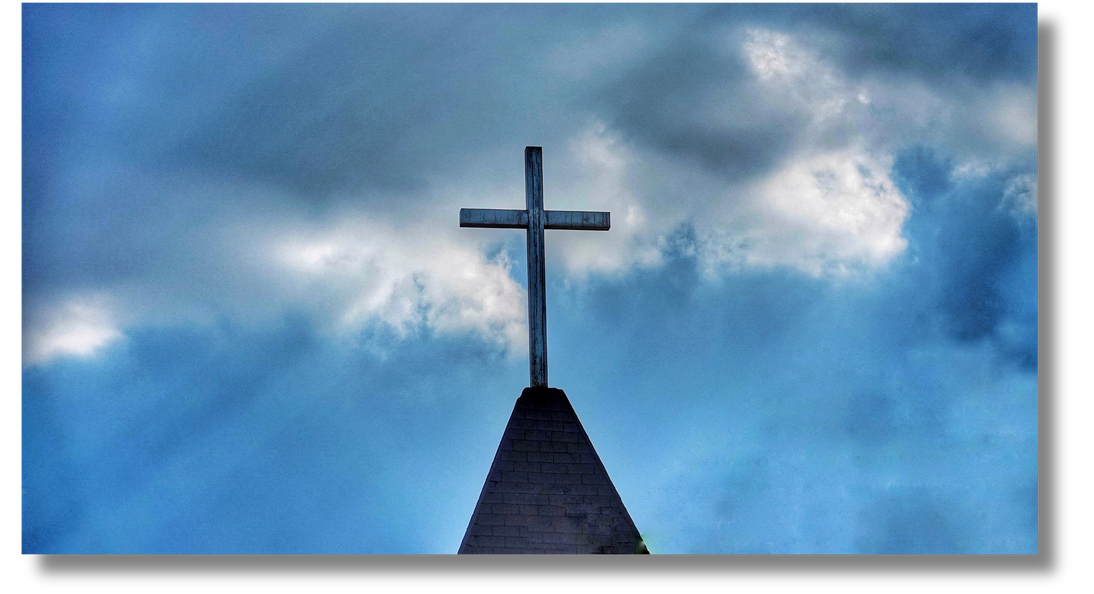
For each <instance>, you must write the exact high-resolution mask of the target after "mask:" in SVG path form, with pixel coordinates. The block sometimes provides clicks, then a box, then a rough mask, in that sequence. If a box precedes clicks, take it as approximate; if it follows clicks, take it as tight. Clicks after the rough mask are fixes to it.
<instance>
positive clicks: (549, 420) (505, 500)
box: [459, 388, 649, 554]
mask: <svg viewBox="0 0 1094 594" xmlns="http://www.w3.org/2000/svg"><path fill="white" fill-rule="evenodd" d="M459 552H460V553H461V554H467V553H647V552H649V551H647V550H646V546H645V544H644V543H643V542H642V537H641V536H640V535H639V533H638V529H637V528H635V526H634V522H633V521H632V520H631V516H630V514H628V513H627V508H625V507H624V506H623V501H622V500H621V499H620V498H619V493H617V492H616V490H615V486H614V485H612V481H611V479H610V478H608V472H607V471H606V470H604V465H603V464H602V463H601V462H600V457H599V456H597V455H596V450H594V449H593V444H592V442H590V441H589V436H588V435H587V434H586V433H585V429H584V428H583V427H582V426H581V421H579V420H578V419H577V414H576V413H575V412H574V408H573V407H572V406H570V401H569V399H567V398H566V393H565V392H563V391H562V390H559V389H556V388H525V389H524V392H522V393H521V395H520V398H518V399H517V403H516V406H514V407H513V414H512V416H510V417H509V424H508V425H507V426H506V427H505V433H504V434H502V437H501V444H500V445H499V446H498V452H497V454H496V455H495V456H494V463H493V464H491V465H490V472H489V473H488V474H487V476H486V484H484V485H483V487H482V493H481V494H480V495H479V501H478V503H477V504H476V505H475V512H474V513H473V514H472V515H471V522H470V523H469V524H468V526H467V532H466V533H465V534H464V537H463V542H462V543H460V551H459Z"/></svg>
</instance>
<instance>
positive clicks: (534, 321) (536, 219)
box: [460, 146, 612, 387]
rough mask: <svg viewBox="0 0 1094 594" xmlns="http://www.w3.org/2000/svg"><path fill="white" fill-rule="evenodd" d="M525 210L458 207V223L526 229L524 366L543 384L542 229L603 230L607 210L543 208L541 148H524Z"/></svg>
mask: <svg viewBox="0 0 1094 594" xmlns="http://www.w3.org/2000/svg"><path fill="white" fill-rule="evenodd" d="M524 198H525V205H526V207H527V208H526V209H525V210H499V209H494V208H461V209H460V226H461V227H497V228H501V229H527V230H528V369H529V373H530V375H531V386H532V387H537V386H542V387H547V291H546V285H545V283H544V261H543V230H544V229H577V230H585V231H607V230H608V229H610V228H611V226H612V220H611V213H607V212H584V211H576V210H543V148H541V147H538V146H529V147H526V148H525V149H524Z"/></svg>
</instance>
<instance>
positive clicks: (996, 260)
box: [22, 4, 1038, 554]
mask: <svg viewBox="0 0 1094 594" xmlns="http://www.w3.org/2000/svg"><path fill="white" fill-rule="evenodd" d="M22 16H23V24H22V35H23V40H22V48H23V61H22V66H23V90H22V92H23V98H22V101H23V122H22V123H23V136H22V140H23V145H22V151H23V153H22V154H23V159H22V161H23V171H22V181H23V201H22V234H23V237H22V242H23V243H22V245H23V262H22V265H23V274H22V286H23V303H22V306H23V366H22V385H23V401H22V429H23V436H22V440H23V470H22V472H23V480H22V486H23V500H22V506H23V508H22V512H23V514H22V518H23V538H22V540H23V551H24V552H32V553H453V552H455V551H456V549H457V548H458V546H459V542H460V539H461V538H462V536H463V532H464V530H465V529H466V527H467V522H468V520H469V518H470V515H471V512H472V510H473V508H474V505H475V502H476V500H477V497H478V494H479V491H480V490H481V488H482V484H483V481H484V479H485V477H486V473H487V470H488V468H489V465H490V462H491V460H492V458H493V455H494V452H495V450H496V448H497V446H498V441H499V440H500V438H501V434H502V431H503V430H504V427H505V424H506V422H507V420H508V416H509V414H510V412H511V410H512V406H513V403H514V402H515V400H516V398H517V397H518V396H519V394H520V391H521V389H523V388H524V387H525V386H527V384H528V376H527V371H528V364H527V349H528V346H527V345H528V342H527V326H526V316H527V309H526V308H527V306H526V300H525V299H526V292H525V284H526V268H525V260H524V250H525V247H524V241H525V240H524V234H523V233H522V232H520V231H517V230H496V229H460V228H459V227H458V212H459V209H460V208H461V207H479V208H522V207H523V204H524V201H523V200H524V195H523V188H524V179H523V149H524V147H525V146H529V145H535V146H542V147H543V163H544V204H545V207H546V208H548V209H573V210H606V211H610V212H611V213H612V229H611V231H609V232H607V233H602V232H598V233H591V232H580V231H548V232H547V236H546V255H547V285H548V286H547V308H548V311H547V319H548V346H549V355H550V378H551V381H550V384H551V385H552V386H554V387H558V388H562V389H564V390H565V391H566V393H567V395H568V397H569V399H570V401H571V403H572V404H573V406H574V408H575V410H576V412H577V413H578V415H579V417H580V418H581V421H582V423H583V424H584V427H585V429H586V431H587V432H588V434H589V435H590V437H591V439H592V441H593V444H594V446H595V447H596V449H597V452H598V453H599V455H600V457H601V459H602V460H603V462H604V464H605V466H606V468H607V471H608V473H609V475H610V476H611V478H612V480H613V482H614V484H615V486H616V488H617V490H618V491H619V493H620V495H621V497H622V499H623V502H624V503H625V504H626V506H627V509H628V511H629V512H630V515H631V517H632V518H633V519H634V521H635V524H636V525H637V526H638V528H639V530H640V531H641V532H642V534H643V537H644V539H645V541H646V543H647V544H648V546H649V548H650V550H651V552H653V553H655V554H656V553H1034V552H1037V542H1038V541H1037V535H1038V517H1037V503H1038V501H1037V493H1038V484H1037V474H1038V468H1037V443H1038V442H1037V421H1038V419H1037V396H1038V394H1037V370H1038V357H1037V353H1038V349H1037V347H1038V344H1037V329H1038V328H1037V323H1038V316H1037V312H1038V294H1037V222H1038V210H1037V204H1038V196H1037V156H1038V153H1037V130H1038V129H1037V13H1036V7H1035V6H1034V5H1016V4H1011V5H595V6H585V5H546V6H533V5H470V6H468V5H431V6H413V5H31V4H28V5H24V6H23V15H22Z"/></svg>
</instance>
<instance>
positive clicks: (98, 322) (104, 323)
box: [23, 295, 122, 365]
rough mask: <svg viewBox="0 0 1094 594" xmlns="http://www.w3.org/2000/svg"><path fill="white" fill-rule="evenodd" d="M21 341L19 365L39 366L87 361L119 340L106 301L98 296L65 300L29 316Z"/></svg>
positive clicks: (117, 331)
mask: <svg viewBox="0 0 1094 594" xmlns="http://www.w3.org/2000/svg"><path fill="white" fill-rule="evenodd" d="M33 313H34V314H36V318H37V319H34V320H33V321H32V322H31V323H30V328H31V330H30V331H29V332H25V333H24V337H23V363H24V364H25V365H37V364H42V363H46V362H48V361H50V360H51V359H54V358H56V357H61V356H76V357H89V356H91V355H92V354H94V353H95V351H97V350H98V349H100V348H103V347H105V346H107V345H109V344H111V343H113V342H115V341H116V340H117V339H119V338H121V337H122V333H121V331H120V330H119V329H118V327H117V326H116V324H115V322H114V317H115V316H114V315H113V312H112V311H111V307H110V304H109V300H108V299H107V298H106V297H105V296H102V295H89V296H81V297H75V298H72V299H69V300H67V301H65V302H63V303H61V304H58V305H55V306H51V307H47V308H44V309H40V310H37V311H34V312H33Z"/></svg>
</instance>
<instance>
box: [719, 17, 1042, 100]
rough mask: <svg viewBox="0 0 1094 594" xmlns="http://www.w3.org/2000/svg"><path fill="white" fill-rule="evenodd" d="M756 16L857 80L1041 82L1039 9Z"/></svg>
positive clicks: (944, 82) (939, 82)
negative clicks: (804, 40) (807, 43)
mask: <svg viewBox="0 0 1094 594" xmlns="http://www.w3.org/2000/svg"><path fill="white" fill-rule="evenodd" d="M755 14H756V17H753V18H762V17H760V16H759V15H765V16H766V15H770V17H771V20H769V21H766V22H767V23H773V24H774V23H778V24H779V25H781V26H782V27H785V28H786V29H789V30H792V31H795V32H800V33H801V34H802V35H804V36H807V37H808V38H809V39H810V40H811V41H814V42H816V43H817V44H818V49H819V50H820V51H821V52H822V53H823V54H824V55H826V56H830V57H831V58H833V59H835V60H836V61H837V63H838V64H839V65H840V67H841V69H842V70H843V71H844V72H846V73H848V74H850V75H852V76H856V75H881V76H892V77H916V78H920V79H922V80H925V81H929V82H931V84H937V85H948V84H954V83H957V82H960V81H962V80H968V81H975V82H977V83H986V82H989V81H1000V80H1021V81H1024V82H1031V81H1032V80H1033V79H1035V78H1036V76H1037V51H1036V48H1037V6H1036V5H1035V4H963V5H954V4H861V5H857V4H847V5H838V6H837V5H827V6H822V5H787V6H782V7H774V6H772V7H764V8H756V12H755ZM729 15H734V13H733V12H732V11H729V12H728V14H727V16H729ZM734 16H735V15H734Z"/></svg>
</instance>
